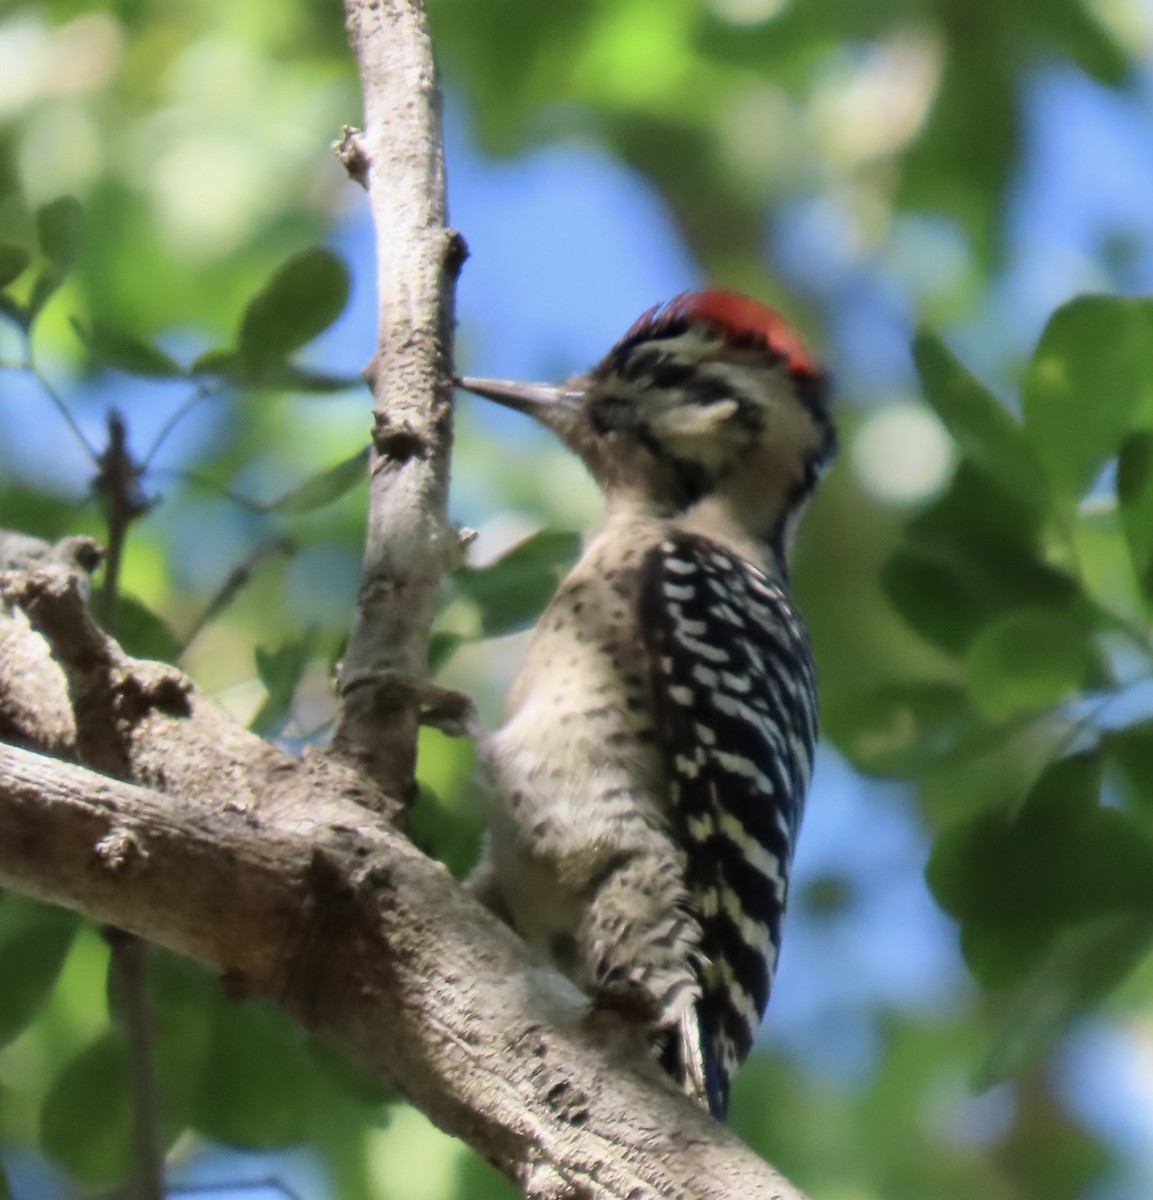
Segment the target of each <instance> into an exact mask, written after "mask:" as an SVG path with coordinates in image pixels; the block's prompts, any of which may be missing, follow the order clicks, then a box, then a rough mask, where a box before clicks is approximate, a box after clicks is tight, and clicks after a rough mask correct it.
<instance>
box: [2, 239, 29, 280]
mask: <svg viewBox="0 0 1153 1200" xmlns="http://www.w3.org/2000/svg"><path fill="white" fill-rule="evenodd" d="M31 257H32V256H31V255H30V254H29V253H28V251H27V250H25V249H24V247H23V246H13V245H11V244H10V243H7V242H5V243H3V244H0V288H6V287H7V286H8V285H9V284H10V283H12V282H13V281H14V280H16V279H19V278H20V276H21V275H22V274H23V273H24V268H25V267H27V266H28V263H29V261H30V260H31Z"/></svg>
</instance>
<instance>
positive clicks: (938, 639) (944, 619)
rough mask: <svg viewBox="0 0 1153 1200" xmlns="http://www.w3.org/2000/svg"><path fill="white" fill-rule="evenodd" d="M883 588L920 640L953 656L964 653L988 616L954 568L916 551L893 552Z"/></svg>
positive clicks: (882, 578)
mask: <svg viewBox="0 0 1153 1200" xmlns="http://www.w3.org/2000/svg"><path fill="white" fill-rule="evenodd" d="M881 587H882V588H883V590H884V592H885V596H886V597H887V598H888V600H889V603H890V604H892V606H893V607H894V608H895V609H896V610H897V612H899V613H900V614H901V616H902V617H904V618H905V620H906V621H907V622H908V623H909V625H910V626H911V627H912V628H913V629H915V630H916V631H917V633H919V634H920V635H921V637H923V638H924V639H925V640H926V641H928V642H931V643H932V644H933V645H934V646H938V647H940V648H941V649H942V650H946V651H948V652H949V653H950V654H957V653H959V652H960V651H962V650H964V648H965V647H966V646H967V645H968V644H969V641H970V640H971V639H972V637H973V635H974V634H975V633H976V632H977V630H978V629H980V627H981V626H982V625H983V624H984V623H985V621H986V620H987V618H988V615H989V614H988V609H987V606H986V605H985V604H983V603H982V602H981V600H980V598H979V597H978V596H976V595H975V594H974V593H973V592H972V591H971V589H970V588H969V586H968V584H967V583H966V582H965V580H964V579H962V578H961V576H960V574H959V572H958V571H957V570H956V568H955V567H954V566H953V565H952V564H950V563H948V562H943V561H941V560H939V559H937V558H936V557H934V556H932V555H928V554H920V553H918V552H917V551H914V550H897V551H895V552H894V553H893V554H892V556H891V557H890V558H889V561H888V562H887V563H885V565H884V566H883V567H882V568H881Z"/></svg>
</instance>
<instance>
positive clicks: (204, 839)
mask: <svg viewBox="0 0 1153 1200" xmlns="http://www.w3.org/2000/svg"><path fill="white" fill-rule="evenodd" d="M345 822H347V823H345ZM112 846H115V847H116V852H115V853H111V852H110V850H109V848H110V847H112ZM0 885H2V886H5V887H11V888H14V889H15V890H17V891H20V892H24V893H26V894H28V895H32V896H37V897H39V898H40V899H42V900H46V901H49V902H51V903H55V904H63V905H66V906H67V907H70V908H74V909H76V910H78V911H80V912H83V913H85V914H87V915H88V916H90V917H93V918H94V919H96V920H99V921H104V922H107V923H110V924H113V925H116V926H117V927H118V928H122V929H127V930H130V931H131V932H133V933H136V934H138V935H139V936H141V937H144V938H147V939H148V940H150V941H153V942H157V943H159V944H161V945H164V946H167V947H168V948H170V949H172V950H175V951H177V952H179V953H182V954H187V955H191V956H192V957H195V958H198V959H200V960H201V961H202V962H206V963H208V964H210V965H212V966H215V967H216V968H218V969H220V970H222V971H224V972H226V973H227V975H228V976H229V979H230V982H231V983H232V984H233V985H234V986H235V987H237V988H239V989H241V990H243V991H245V992H247V993H249V994H252V995H254V996H262V997H266V998H269V999H272V1000H274V1001H276V1002H277V1003H279V1004H281V1005H282V1006H283V1007H284V1008H285V1009H286V1010H287V1011H288V1012H289V1013H291V1014H292V1015H293V1016H294V1017H295V1018H296V1019H297V1020H298V1021H300V1023H301V1024H303V1025H305V1026H306V1027H308V1028H310V1029H312V1030H314V1031H316V1032H317V1033H320V1034H322V1035H324V1036H327V1037H330V1038H332V1039H333V1040H334V1041H336V1042H337V1043H339V1044H340V1045H341V1046H343V1047H344V1049H345V1050H346V1051H347V1052H348V1053H349V1054H351V1055H352V1056H353V1057H354V1058H355V1059H357V1060H358V1061H359V1062H361V1063H363V1064H364V1065H365V1066H366V1067H368V1069H369V1070H371V1071H373V1072H374V1073H375V1074H376V1075H377V1076H379V1077H381V1078H385V1079H387V1080H388V1081H389V1082H390V1083H391V1084H392V1085H393V1086H396V1087H399V1088H400V1089H401V1090H402V1091H403V1092H404V1093H405V1094H406V1095H407V1096H408V1097H409V1098H410V1099H411V1100H412V1101H413V1103H415V1104H417V1105H418V1106H419V1107H420V1108H421V1109H423V1110H424V1111H425V1112H426V1113H428V1114H429V1116H430V1117H432V1119H433V1120H434V1121H436V1122H437V1124H439V1125H440V1126H441V1127H442V1128H444V1129H446V1130H448V1131H449V1132H450V1133H454V1134H456V1135H457V1136H459V1137H462V1138H464V1139H465V1140H467V1141H469V1142H470V1143H471V1144H472V1145H474V1146H475V1147H476V1148H477V1149H478V1150H480V1152H481V1153H482V1154H484V1155H485V1156H486V1157H488V1158H489V1159H490V1160H492V1161H493V1162H494V1163H496V1165H497V1166H499V1167H500V1168H501V1169H502V1170H504V1171H506V1172H507V1173H508V1174H509V1175H510V1176H511V1177H512V1178H514V1179H516V1180H517V1181H518V1182H519V1183H520V1184H521V1186H522V1187H524V1189H525V1191H526V1193H527V1195H529V1196H530V1197H534V1198H535V1197H539V1198H541V1200H545V1198H548V1200H553V1198H556V1200H559V1198H561V1197H564V1198H566V1200H578V1198H579V1200H585V1198H588V1200H610V1198H612V1200H625V1198H626V1197H627V1198H628V1200H657V1198H658V1197H659V1198H668V1197H686V1198H687V1197H694V1198H700V1200H708V1198H713V1197H715V1198H718V1200H719V1198H721V1197H725V1198H730V1200H738V1198H739V1200H757V1198H764V1200H769V1198H770V1197H772V1198H776V1200H798V1197H799V1195H800V1194H799V1193H798V1192H797V1191H796V1190H795V1189H793V1188H792V1187H790V1186H789V1185H788V1184H787V1183H786V1182H785V1181H784V1180H782V1179H781V1178H780V1176H778V1175H777V1174H776V1173H775V1172H773V1171H772V1170H771V1168H769V1167H767V1166H766V1165H765V1164H764V1163H762V1162H761V1161H760V1160H759V1159H757V1158H756V1157H755V1156H754V1155H753V1154H752V1153H751V1152H750V1151H749V1150H748V1149H746V1148H745V1147H744V1146H742V1145H741V1143H740V1142H738V1141H737V1139H736V1138H735V1137H734V1136H733V1135H732V1134H731V1133H730V1132H729V1131H728V1130H726V1129H725V1128H724V1127H723V1126H722V1125H720V1124H718V1123H717V1122H715V1121H713V1120H711V1119H710V1118H709V1117H707V1116H706V1115H705V1114H704V1113H703V1112H700V1111H698V1110H697V1109H696V1107H695V1106H694V1105H692V1104H691V1103H690V1102H689V1101H688V1100H686V1099H685V1098H684V1097H683V1096H681V1095H679V1094H678V1093H677V1092H675V1090H674V1089H673V1088H672V1086H671V1085H670V1084H666V1083H665V1082H664V1081H663V1080H662V1079H660V1078H659V1077H658V1073H657V1069H656V1067H655V1066H651V1067H650V1066H649V1065H648V1064H647V1063H646V1061H645V1051H644V1048H643V1047H642V1046H640V1045H639V1044H637V1043H636V1042H635V1041H634V1040H633V1039H632V1038H631V1037H629V1036H628V1035H627V1034H626V1033H625V1032H624V1031H622V1030H619V1029H618V1030H615V1031H614V1030H613V1029H611V1028H610V1029H607V1030H605V1029H601V1030H598V1029H597V1028H595V1027H594V1025H593V1024H592V1023H591V1022H590V1021H589V1020H588V1018H587V1016H586V1013H587V1007H588V1006H587V1001H586V1000H585V998H584V997H583V996H581V995H580V993H579V992H577V991H576V990H575V989H574V988H573V987H572V986H571V985H570V984H568V983H567V981H565V980H564V979H563V978H562V977H561V976H559V975H557V974H556V973H555V972H553V971H551V970H548V969H545V968H542V967H541V966H539V965H537V964H536V963H534V962H533V961H532V960H531V958H530V957H529V954H528V951H527V950H526V948H525V947H524V945H523V944H522V943H521V942H520V941H519V940H518V939H517V938H515V937H514V936H513V935H512V934H511V933H510V932H509V931H508V930H507V929H506V928H505V927H504V926H502V925H501V924H499V922H497V921H496V920H495V919H494V918H493V917H491V916H490V915H489V914H488V913H487V912H486V911H485V910H483V909H482V908H481V907H480V906H479V905H477V904H476V903H475V902H474V901H473V900H472V899H471V898H470V897H469V896H467V895H466V894H465V893H464V892H463V890H462V889H461V888H459V887H458V886H457V885H456V884H455V883H454V882H453V880H452V879H451V877H450V876H449V875H448V873H447V872H446V871H445V869H444V868H443V867H442V866H440V865H439V864H438V863H435V862H432V861H431V860H429V859H427V858H425V857H424V856H423V855H421V854H420V853H419V852H418V851H417V850H416V849H415V848H414V847H413V846H412V845H410V844H409V843H408V842H407V841H405V840H404V839H403V838H402V837H401V836H400V835H398V834H396V833H395V832H394V831H393V830H391V829H390V828H389V827H388V826H386V825H384V824H382V823H380V822H378V821H373V819H372V818H371V817H370V815H369V814H367V813H365V812H364V810H363V809H359V808H358V807H357V806H355V805H350V804H347V803H344V804H339V803H337V804H332V805H330V806H329V810H328V812H327V813H326V815H325V820H324V821H323V823H314V822H312V821H310V820H309V819H308V818H307V816H306V815H303V814H300V813H297V814H296V815H295V816H294V815H293V814H290V813H283V814H281V815H279V816H277V817H275V818H271V819H266V820H257V819H254V818H253V817H252V815H251V814H250V813H244V812H237V811H235V810H231V811H230V810H229V809H227V807H224V808H218V810H217V811H206V810H205V809H203V808H199V807H197V806H195V805H192V804H189V803H187V802H186V801H185V800H183V799H181V798H178V797H174V796H165V795H161V794H159V793H157V792H155V791H152V790H149V789H147V788H141V787H137V786H134V785H132V784H125V783H120V782H118V781H116V780H113V779H110V778H108V777H106V776H101V775H98V774H96V773H95V772H92V771H89V770H87V769H86V768H83V767H78V766H74V765H72V764H68V763H63V762H60V761H59V760H56V759H52V758H48V757H46V756H43V755H39V754H36V753H34V752H32V751H29V750H24V749H19V748H17V747H13V746H3V745H0Z"/></svg>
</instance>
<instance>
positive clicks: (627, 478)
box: [460, 291, 836, 544]
mask: <svg viewBox="0 0 1153 1200" xmlns="http://www.w3.org/2000/svg"><path fill="white" fill-rule="evenodd" d="M460 383H461V386H463V387H465V388H467V389H468V390H469V391H472V392H476V393H477V394H478V395H481V396H487V397H489V398H490V399H492V400H497V401H499V402H500V403H502V404H506V405H508V406H509V407H511V408H515V409H518V410H519V411H521V412H525V413H528V414H530V415H531V416H533V417H535V418H536V419H537V420H538V421H540V422H541V423H542V424H543V425H546V426H548V428H550V429H552V430H553V431H554V432H555V433H556V434H557V435H558V436H559V437H561V438H562V439H563V440H564V441H565V442H566V443H567V444H568V445H569V446H570V447H571V448H572V449H573V450H574V451H575V452H576V453H577V454H579V455H580V457H581V458H582V459H583V460H584V462H585V463H586V464H587V466H588V468H589V470H590V471H591V472H592V474H593V476H594V478H595V479H596V481H597V483H598V484H599V485H600V486H601V488H602V490H603V491H604V493H605V496H606V500H607V501H608V503H609V505H610V507H612V506H613V505H614V504H620V503H627V504H641V505H647V506H649V507H650V508H652V509H653V510H655V511H658V512H662V513H665V514H668V515H676V514H679V513H687V512H689V511H690V510H692V509H694V508H696V507H698V506H702V505H709V504H712V505H719V506H722V507H724V508H726V509H727V510H728V511H729V512H731V515H732V517H733V518H734V519H735V521H736V522H737V523H738V524H739V525H740V526H741V527H742V528H743V529H744V530H745V531H746V532H747V533H748V534H749V535H750V536H752V537H754V538H756V539H757V540H759V541H763V542H769V543H772V542H776V541H777V540H778V539H779V540H780V541H781V542H782V544H783V543H784V542H785V541H787V539H788V536H789V533H790V532H791V529H790V527H791V525H792V524H793V523H794V521H795V516H796V515H797V514H798V513H799V512H800V509H801V508H802V507H803V505H804V502H805V500H806V499H807V498H808V496H809V494H810V492H811V491H812V489H813V487H814V486H815V485H816V483H817V481H818V479H819V477H820V475H821V473H822V471H823V470H824V468H825V467H826V466H827V465H828V463H829V461H830V460H831V458H832V456H833V454H834V453H835V449H836V432H835V429H834V426H833V422H832V418H831V416H830V413H829V406H828V398H827V392H828V387H827V380H826V377H825V375H824V374H823V373H822V372H821V371H820V370H819V369H818V368H817V367H816V365H815V364H814V363H813V360H812V359H811V358H810V357H809V355H808V352H807V351H806V350H805V347H804V344H803V343H802V341H801V339H800V337H799V336H798V335H797V334H796V333H795V332H794V331H793V330H792V328H791V327H790V326H789V325H788V324H787V323H786V322H785V320H784V318H783V317H781V316H780V314H779V313H777V312H775V311H774V310H773V309H771V308H768V307H767V306H766V305H764V304H761V303H760V302H759V301H757V300H753V299H751V298H750V297H748V296H742V295H739V294H737V293H735V292H725V291H702V292H685V293H682V294H681V295H679V296H677V297H675V298H674V299H673V300H670V301H669V302H668V303H667V304H663V305H658V306H657V307H655V308H651V309H649V310H648V312H646V313H644V314H643V315H642V316H641V317H640V318H639V320H637V321H636V322H635V324H633V326H632V327H631V328H630V329H629V330H628V332H627V333H625V335H624V337H622V338H621V339H620V341H619V342H617V344H616V345H615V346H613V348H612V349H611V350H610V351H609V352H608V354H606V355H605V357H604V358H602V359H601V361H600V362H599V363H597V364H596V366H595V367H593V368H592V370H590V371H588V372H587V373H585V374H582V375H577V376H574V377H573V378H572V379H570V380H568V381H567V382H565V383H562V384H559V385H553V384H540V383H514V382H506V381H502V380H492V379H462V380H461V381H460Z"/></svg>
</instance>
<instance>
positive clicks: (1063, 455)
mask: <svg viewBox="0 0 1153 1200" xmlns="http://www.w3.org/2000/svg"><path fill="white" fill-rule="evenodd" d="M1151 385H1153V322H1151V320H1150V316H1149V313H1148V312H1147V310H1146V309H1145V307H1144V306H1143V305H1142V304H1141V303H1140V302H1139V301H1133V300H1127V299H1122V298H1120V297H1117V296H1082V297H1079V298H1078V299H1076V300H1072V301H1070V303H1068V304H1066V305H1064V306H1063V307H1062V308H1059V309H1058V310H1057V311H1056V313H1054V314H1053V316H1052V318H1051V319H1050V321H1049V323H1048V325H1047V326H1046V327H1045V331H1044V333H1043V334H1042V335H1041V341H1040V343H1039V345H1038V346H1037V350H1036V352H1035V353H1034V355H1033V359H1032V361H1031V362H1030V364H1029V368H1028V370H1027V372H1026V375H1025V381H1024V385H1023V388H1022V405H1023V408H1024V413H1025V427H1026V429H1027V430H1028V432H1029V435H1030V437H1031V438H1032V441H1033V444H1034V446H1035V447H1036V448H1037V451H1038V453H1039V454H1040V455H1041V458H1042V459H1043V461H1044V463H1045V467H1046V469H1047V472H1048V475H1049V480H1050V483H1051V484H1052V486H1053V489H1054V492H1055V493H1056V495H1057V497H1058V498H1059V499H1061V500H1063V501H1064V502H1065V503H1066V504H1067V505H1072V504H1075V503H1076V502H1077V500H1079V499H1080V497H1081V496H1082V495H1083V494H1084V493H1085V491H1086V490H1087V489H1088V487H1089V486H1090V485H1091V484H1092V483H1093V481H1094V480H1095V479H1096V478H1097V476H1098V474H1099V473H1100V471H1101V468H1102V467H1103V466H1104V465H1105V463H1107V462H1108V461H1109V460H1110V459H1111V458H1113V457H1114V456H1115V455H1116V454H1117V453H1118V450H1119V448H1120V444H1121V440H1122V438H1123V437H1124V435H1125V433H1126V431H1127V430H1128V428H1129V425H1130V422H1131V421H1132V419H1133V418H1134V416H1135V415H1136V414H1137V413H1138V412H1139V411H1140V409H1141V407H1142V405H1143V403H1144V402H1145V401H1146V400H1147V398H1148V396H1149V392H1150V387H1151Z"/></svg>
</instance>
